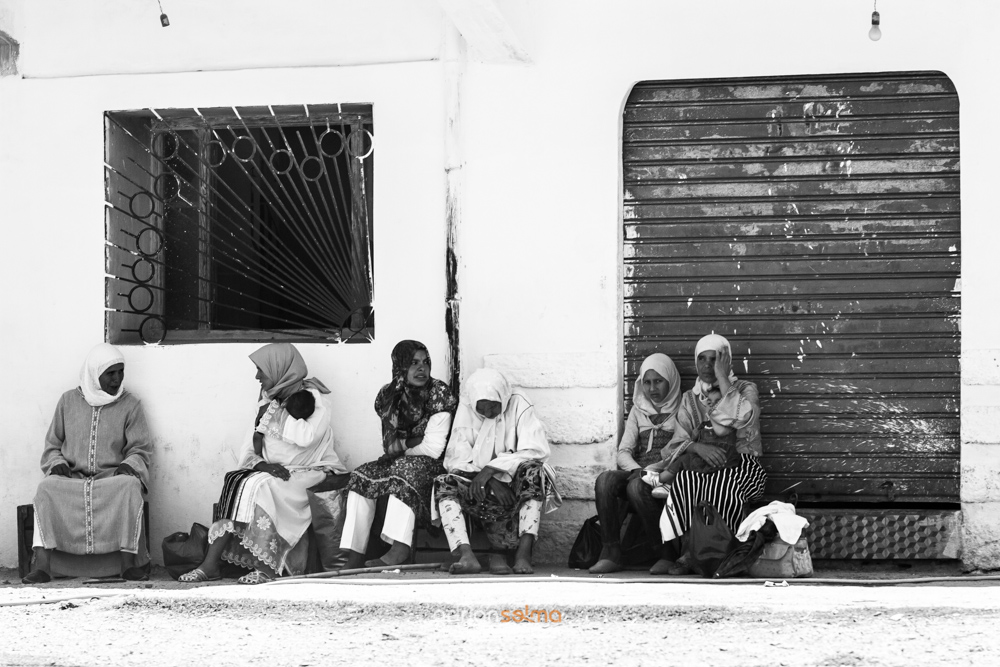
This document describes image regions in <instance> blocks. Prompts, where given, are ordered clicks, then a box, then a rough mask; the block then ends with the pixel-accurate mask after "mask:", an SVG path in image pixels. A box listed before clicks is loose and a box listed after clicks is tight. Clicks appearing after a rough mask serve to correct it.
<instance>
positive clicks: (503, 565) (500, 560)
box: [490, 554, 514, 574]
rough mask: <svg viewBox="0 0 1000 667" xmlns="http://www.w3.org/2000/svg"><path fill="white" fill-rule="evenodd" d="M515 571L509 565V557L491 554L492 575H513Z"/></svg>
mask: <svg viewBox="0 0 1000 667" xmlns="http://www.w3.org/2000/svg"><path fill="white" fill-rule="evenodd" d="M512 572H514V570H512V569H510V565H507V557H506V556H504V555H503V554H490V574H511V573H512Z"/></svg>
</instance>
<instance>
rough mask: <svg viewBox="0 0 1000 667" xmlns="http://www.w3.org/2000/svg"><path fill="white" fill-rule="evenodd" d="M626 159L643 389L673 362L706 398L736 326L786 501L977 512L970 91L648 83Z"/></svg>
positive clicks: (632, 367)
mask: <svg viewBox="0 0 1000 667" xmlns="http://www.w3.org/2000/svg"><path fill="white" fill-rule="evenodd" d="M622 153H623V174H624V193H623V198H624V317H625V353H626V359H625V371H624V372H625V380H626V386H628V387H631V384H632V382H633V380H634V378H635V374H636V372H637V370H638V366H639V364H640V363H641V361H642V359H643V357H645V356H646V355H647V354H650V353H652V352H654V351H660V352H665V353H667V354H669V355H670V356H671V357H672V358H673V359H674V360H675V361H676V362H677V365H678V368H679V369H680V371H681V374H682V377H683V378H684V388H685V389H686V388H688V387H689V386H690V385H691V384H692V383H693V378H694V359H693V354H692V352H693V348H694V343H695V341H696V340H697V338H698V337H700V336H701V335H703V334H706V333H709V332H713V331H714V332H716V333H720V334H723V335H725V336H727V337H728V338H729V339H730V341H731V342H732V343H733V356H734V366H735V369H734V370H735V372H736V373H737V374H738V375H740V376H742V377H744V378H746V379H749V380H753V381H754V382H756V383H757V385H758V387H759V388H760V392H761V407H762V410H763V419H762V430H763V436H764V449H765V457H764V465H765V467H766V468H767V470H768V480H769V481H768V494H769V496H771V497H783V496H784V495H786V494H787V493H789V492H796V493H797V494H798V497H799V500H800V502H803V503H806V504H808V503H823V504H830V503H833V504H836V505H837V506H848V507H850V506H860V505H857V504H858V503H867V504H871V503H880V504H882V503H890V504H896V505H900V506H905V505H906V504H907V503H909V504H913V503H921V504H925V503H944V504H953V503H958V501H959V449H960V439H959V414H958V411H959V385H960V377H959V354H960V314H961V309H960V289H961V288H960V282H959V275H960V247H961V243H960V233H959V230H960V198H959V192H960V188H959V133H958V96H957V94H956V91H955V88H954V86H953V84H952V83H951V81H950V80H949V79H948V78H947V77H946V76H945V75H943V74H941V73H938V72H897V73H888V74H885V73H878V74H859V75H823V76H805V77H788V78H762V79H738V80H707V81H649V82H642V83H640V84H638V85H636V86H635V88H634V89H633V91H632V93H631V95H630V97H629V100H628V102H627V104H626V108H625V112H624V130H623V151H622ZM625 400H628V397H627V396H626V397H625ZM869 506H870V505H869ZM831 557H832V556H831ZM897 557H899V556H897Z"/></svg>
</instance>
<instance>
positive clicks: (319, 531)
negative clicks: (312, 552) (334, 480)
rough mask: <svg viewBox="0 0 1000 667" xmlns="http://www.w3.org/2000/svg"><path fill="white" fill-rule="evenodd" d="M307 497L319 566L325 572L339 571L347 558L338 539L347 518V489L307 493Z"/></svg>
mask: <svg viewBox="0 0 1000 667" xmlns="http://www.w3.org/2000/svg"><path fill="white" fill-rule="evenodd" d="M307 495H308V496H309V509H310V510H311V511H312V529H313V537H314V538H315V539H316V548H317V550H318V552H319V560H320V564H321V565H322V567H323V570H324V571H326V572H330V571H331V570H339V569H341V568H342V567H344V565H345V564H346V563H347V558H346V556H345V554H344V552H342V551H341V549H340V537H341V535H342V533H343V532H344V520H345V519H346V518H347V517H346V509H347V489H337V490H334V491H321V492H319V493H314V492H312V491H308V492H307Z"/></svg>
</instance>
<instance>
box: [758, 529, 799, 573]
mask: <svg viewBox="0 0 1000 667" xmlns="http://www.w3.org/2000/svg"><path fill="white" fill-rule="evenodd" d="M812 574H813V566H812V555H811V554H810V553H809V541H808V540H807V539H806V536H805V535H802V536H801V537H799V539H798V541H797V542H796V543H795V544H789V543H788V542H785V541H784V540H782V539H781V538H780V537H777V538H775V539H774V541H773V542H769V543H768V544H765V545H764V550H763V551H762V552H761V554H760V557H758V558H757V560H756V561H755V562H754V563H753V565H751V566H750V576H751V577H759V578H766V579H791V578H794V577H811V576H812Z"/></svg>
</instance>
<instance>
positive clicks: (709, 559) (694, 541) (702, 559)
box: [685, 501, 736, 577]
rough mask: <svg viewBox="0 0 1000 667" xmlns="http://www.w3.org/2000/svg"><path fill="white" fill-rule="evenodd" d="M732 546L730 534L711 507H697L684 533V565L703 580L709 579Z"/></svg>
mask: <svg viewBox="0 0 1000 667" xmlns="http://www.w3.org/2000/svg"><path fill="white" fill-rule="evenodd" d="M735 546H736V538H735V537H733V531H732V530H731V529H730V528H729V525H728V524H727V523H726V522H725V520H724V519H723V518H722V517H721V516H720V515H719V511H718V510H716V509H715V506H714V505H712V504H711V503H707V502H704V501H702V502H700V503H698V506H697V507H695V508H694V512H692V515H691V527H690V528H689V529H688V532H687V547H686V549H685V556H686V565H687V566H688V567H690V568H691V569H692V570H694V571H695V572H697V573H698V574H700V575H701V576H703V577H712V576H714V575H715V571H716V570H717V569H718V568H719V565H720V564H721V563H722V561H724V560H725V559H726V556H728V555H729V552H730V551H732V549H733V548H734V547H735Z"/></svg>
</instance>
